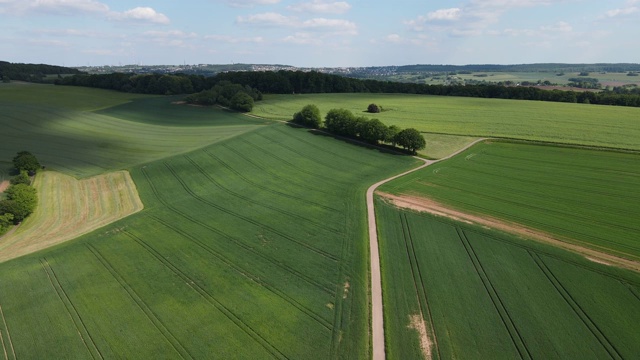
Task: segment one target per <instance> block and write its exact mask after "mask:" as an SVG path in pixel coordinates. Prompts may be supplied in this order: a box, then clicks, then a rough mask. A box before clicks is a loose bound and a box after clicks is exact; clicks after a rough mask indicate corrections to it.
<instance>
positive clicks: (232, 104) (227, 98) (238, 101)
mask: <svg viewBox="0 0 640 360" xmlns="http://www.w3.org/2000/svg"><path fill="white" fill-rule="evenodd" d="M259 100H262V93H261V92H260V91H259V90H258V89H255V88H252V87H251V86H248V85H245V86H242V85H239V84H233V83H231V82H229V81H221V82H219V83H217V84H216V85H214V86H213V87H212V88H211V89H209V90H202V91H200V92H198V93H195V94H191V95H189V96H187V97H186V98H185V101H186V102H187V103H188V104H196V105H205V106H208V105H216V104H217V105H221V106H224V107H229V108H232V109H234V110H238V111H244V112H249V111H251V110H253V105H254V101H259Z"/></svg>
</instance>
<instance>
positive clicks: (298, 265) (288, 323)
mask: <svg viewBox="0 0 640 360" xmlns="http://www.w3.org/2000/svg"><path fill="white" fill-rule="evenodd" d="M416 163H417V161H416V160H414V159H412V158H410V157H405V156H393V155H388V154H381V153H380V152H379V151H378V150H372V149H367V148H362V147H358V146H354V145H353V144H349V143H346V142H342V141H339V140H335V139H333V138H332V137H327V136H323V135H313V134H312V133H310V132H308V131H307V130H305V129H294V128H291V127H288V126H286V125H283V124H274V125H271V126H267V127H261V128H255V129H254V130H253V131H249V132H245V133H243V135H242V136H238V137H234V138H230V139H227V140H222V141H219V142H216V143H214V144H212V145H210V146H207V147H204V148H201V149H198V150H195V151H192V152H189V153H185V154H182V155H177V156H174V157H169V158H166V159H163V160H158V161H154V162H150V163H147V164H144V165H139V166H134V167H133V168H132V169H131V175H132V177H133V179H134V181H135V183H136V185H137V187H138V191H139V193H140V196H141V199H142V201H143V203H144V204H145V208H144V210H142V211H140V212H138V213H136V214H134V215H131V216H129V217H127V218H125V219H123V220H120V221H118V222H116V223H114V224H112V225H109V226H107V227H104V228H101V229H99V230H97V231H94V232H92V233H90V234H87V235H84V236H82V237H80V238H79V239H77V240H76V241H72V242H66V243H64V244H61V245H58V246H56V247H54V248H50V249H47V250H44V251H40V252H37V253H34V254H31V255H26V256H23V257H20V258H17V259H14V260H11V261H8V262H5V263H2V264H0V306H1V307H2V309H3V311H4V317H5V319H6V320H5V323H6V325H5V328H7V329H9V331H10V334H11V341H12V345H13V349H15V354H16V357H20V358H41V357H59V356H60V354H64V355H65V356H69V357H89V356H92V355H93V356H94V357H99V356H102V357H105V358H113V357H142V358H151V357H154V358H155V357H158V356H167V357H181V356H182V357H207V356H210V354H212V353H214V354H217V355H218V356H220V357H222V358H247V359H249V358H252V359H253V358H268V357H276V358H285V357H286V358H322V357H325V358H352V359H361V358H367V357H370V356H371V355H370V339H369V298H368V289H369V278H368V247H367V244H368V243H367V241H366V240H367V239H366V228H365V226H366V209H365V203H364V192H365V190H366V188H367V187H368V186H369V185H370V184H371V183H374V182H375V181H377V180H379V179H381V178H384V177H387V176H390V175H392V174H395V173H397V172H400V171H402V170H406V169H408V168H409V167H412V166H415V165H416ZM381 169H382V170H381ZM4 330H6V329H3V331H2V336H3V339H4V342H5V343H8V337H7V335H6V334H7V332H6V331H4ZM123 331H125V332H126V336H123ZM212 339H215V341H213V340H212ZM10 352H11V351H10ZM9 356H11V355H9Z"/></svg>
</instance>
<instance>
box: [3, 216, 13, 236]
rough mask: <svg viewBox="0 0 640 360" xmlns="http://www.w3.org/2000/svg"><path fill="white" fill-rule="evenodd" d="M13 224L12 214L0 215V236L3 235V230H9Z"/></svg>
mask: <svg viewBox="0 0 640 360" xmlns="http://www.w3.org/2000/svg"><path fill="white" fill-rule="evenodd" d="M11 224H13V214H11V213H4V214H1V215H0V234H2V233H4V232H5V230H7V229H8V228H9V226H11Z"/></svg>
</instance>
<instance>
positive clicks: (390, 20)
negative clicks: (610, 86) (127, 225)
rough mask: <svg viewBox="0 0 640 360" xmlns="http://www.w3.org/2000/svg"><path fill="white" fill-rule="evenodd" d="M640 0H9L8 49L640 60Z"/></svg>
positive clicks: (82, 61) (304, 57) (348, 62)
mask: <svg viewBox="0 0 640 360" xmlns="http://www.w3.org/2000/svg"><path fill="white" fill-rule="evenodd" d="M638 35H640V0H607V1H603V0H597V1H594V0H460V1H440V0H424V1H415V0H394V1H378V0H373V1H371V0H369V1H364V0H345V1H334V0H183V1H177V0H127V1H122V0H0V60H3V61H10V62H21V63H46V64H54V65H64V66H87V65H91V66H98V65H126V64H141V65H179V64H231V63H249V64H282V65H293V66H299V67H357V66H386V65H412V64H454V65H465V64H530V63H547V62H559V63H596V62H606V63H613V62H616V63H617V62H632V63H638V62H640V37H639V36H638Z"/></svg>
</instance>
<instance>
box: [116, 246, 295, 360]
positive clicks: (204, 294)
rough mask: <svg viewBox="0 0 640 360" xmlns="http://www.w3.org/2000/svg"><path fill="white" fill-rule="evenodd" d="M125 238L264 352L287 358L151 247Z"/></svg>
mask: <svg viewBox="0 0 640 360" xmlns="http://www.w3.org/2000/svg"><path fill="white" fill-rule="evenodd" d="M126 235H127V236H129V237H130V238H132V239H133V240H134V241H136V242H137V243H138V244H140V246H142V247H143V248H144V249H145V250H146V251H147V252H149V253H150V254H151V255H153V256H154V257H155V258H156V259H157V260H158V261H159V262H160V263H162V264H163V265H164V266H165V267H166V268H167V269H169V270H170V271H171V272H173V273H174V274H176V275H177V276H179V277H180V278H182V279H183V280H184V281H185V282H186V283H187V285H189V287H190V288H192V289H193V290H194V291H196V292H197V293H198V294H200V296H202V297H203V298H204V299H205V300H206V301H207V302H209V303H210V304H211V305H212V306H214V307H215V308H216V309H218V310H219V311H220V312H222V313H223V314H224V315H225V316H226V317H227V318H228V319H229V320H230V321H232V322H233V323H234V324H236V326H238V327H239V328H240V329H242V330H243V331H244V332H245V333H246V334H248V335H249V336H251V337H252V338H253V339H254V340H255V341H256V342H257V343H258V344H260V345H261V346H262V347H263V348H264V349H265V350H267V351H268V352H269V353H271V354H272V355H273V356H274V357H275V358H280V359H287V357H286V356H285V355H284V354H283V353H282V352H281V351H280V350H278V349H276V348H275V347H274V346H273V345H272V344H270V343H269V342H268V341H267V340H266V339H265V338H264V337H262V336H261V335H260V334H259V333H257V332H256V331H255V330H254V329H252V328H251V326H249V325H248V324H247V323H245V322H244V321H243V320H242V319H241V318H239V317H238V316H237V315H236V314H234V313H233V311H231V310H230V309H229V308H227V307H225V306H224V305H223V304H222V303H220V301H218V300H217V299H216V298H215V297H214V296H212V295H211V294H210V293H209V292H207V291H206V290H205V289H204V288H203V287H201V286H200V285H199V284H198V283H197V282H196V281H194V279H192V278H190V277H189V276H187V275H186V274H185V273H184V272H182V271H181V270H180V269H179V268H177V267H175V266H173V264H171V263H170V262H169V261H167V260H165V259H164V258H163V257H162V256H161V255H160V254H158V253H157V252H156V251H155V250H154V249H153V248H152V247H151V246H149V245H148V244H147V243H145V242H144V241H143V240H142V239H140V238H138V237H136V236H135V235H133V234H130V233H126Z"/></svg>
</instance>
